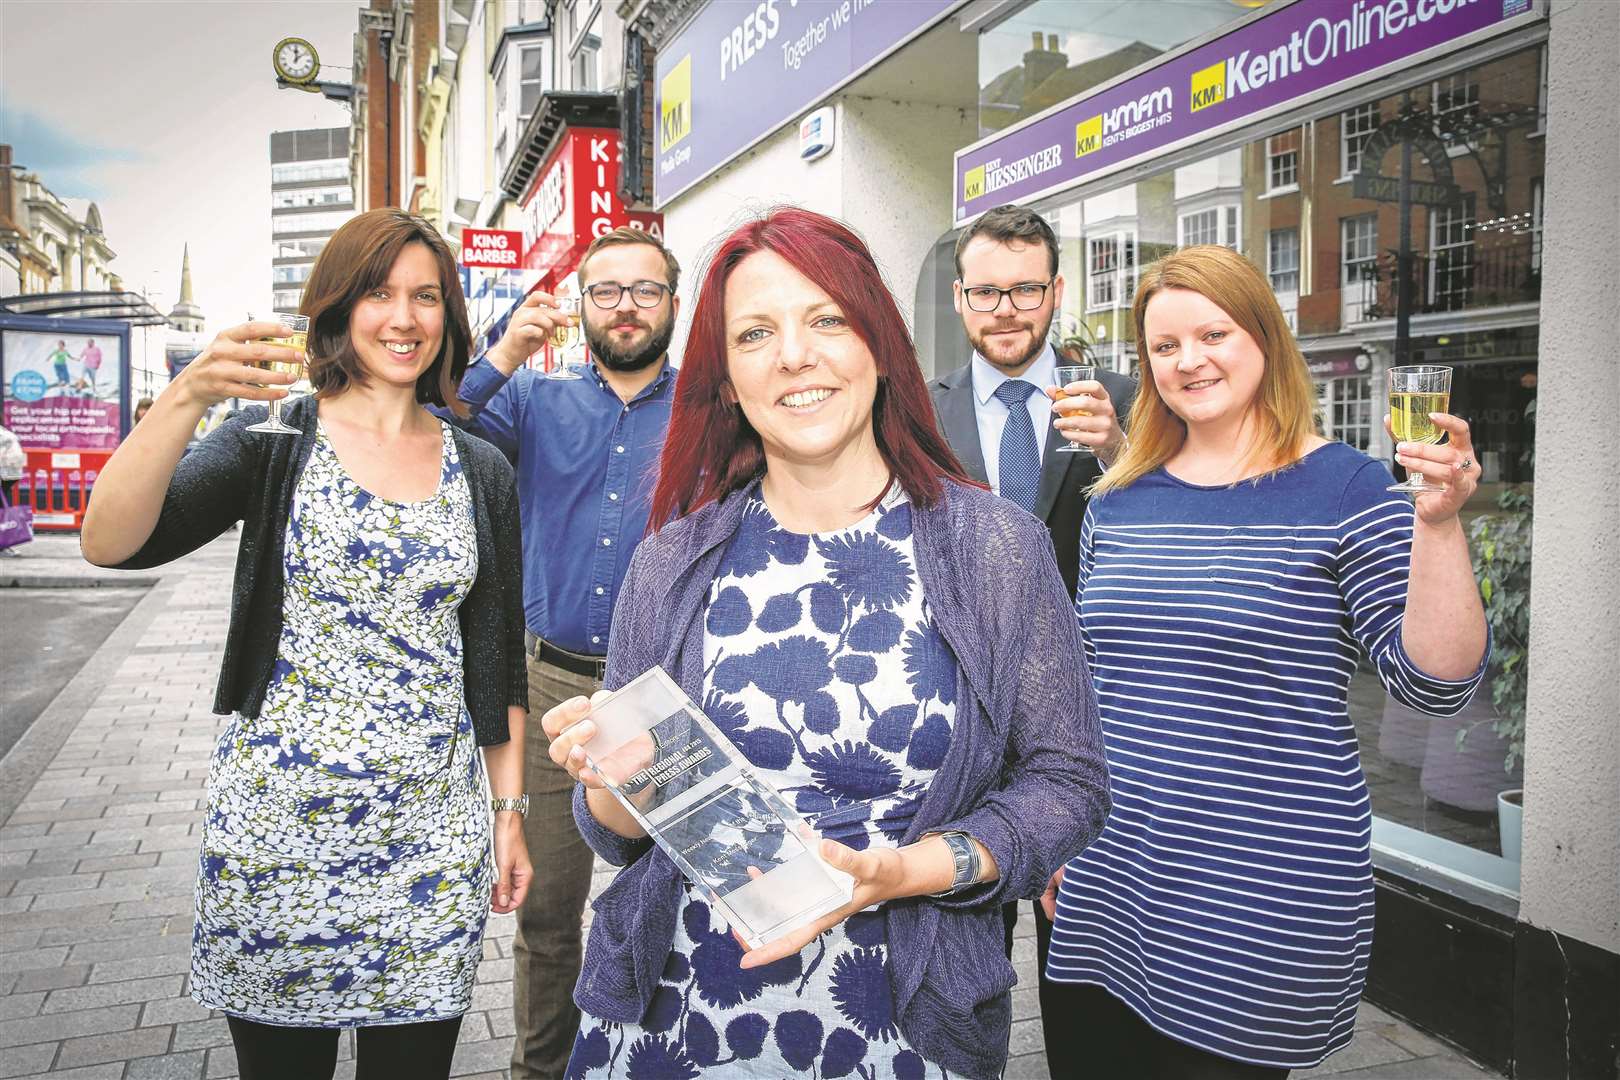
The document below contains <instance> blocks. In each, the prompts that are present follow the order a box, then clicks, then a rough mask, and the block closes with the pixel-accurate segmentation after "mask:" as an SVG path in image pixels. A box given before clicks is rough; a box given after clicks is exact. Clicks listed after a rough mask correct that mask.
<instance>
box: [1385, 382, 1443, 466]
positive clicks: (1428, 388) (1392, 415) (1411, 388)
mask: <svg viewBox="0 0 1620 1080" xmlns="http://www.w3.org/2000/svg"><path fill="white" fill-rule="evenodd" d="M1450 409H1451V369H1450V368H1448V367H1430V366H1418V367H1393V368H1390V369H1389V426H1390V429H1391V430H1392V431H1393V432H1394V434H1395V441H1396V442H1416V443H1437V442H1439V441H1440V440H1441V439H1443V438H1445V435H1446V433H1445V431H1444V430H1443V429H1441V428H1440V427H1438V426H1437V425H1436V424H1435V422H1434V421H1433V420H1431V419H1429V414H1430V413H1437V412H1438V413H1443V412H1449V411H1450ZM1388 490H1390V491H1404V492H1408V493H1418V494H1422V493H1423V492H1429V491H1444V490H1446V489H1445V488H1444V487H1443V486H1441V485H1439V484H1432V483H1430V482H1429V481H1428V479H1427V478H1425V477H1424V475H1423V474H1422V473H1421V472H1417V471H1415V470H1411V469H1408V470H1407V474H1406V482H1405V483H1404V484H1395V485H1393V486H1392V487H1390V488H1389V489H1388Z"/></svg>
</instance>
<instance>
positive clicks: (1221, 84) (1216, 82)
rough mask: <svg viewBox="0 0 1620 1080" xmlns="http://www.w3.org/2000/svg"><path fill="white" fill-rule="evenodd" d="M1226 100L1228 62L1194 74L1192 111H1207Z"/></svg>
mask: <svg viewBox="0 0 1620 1080" xmlns="http://www.w3.org/2000/svg"><path fill="white" fill-rule="evenodd" d="M1225 100H1226V61H1225V60H1222V61H1221V62H1220V63H1218V64H1211V65H1210V66H1209V67H1207V68H1205V69H1204V70H1202V71H1195V72H1193V76H1192V110H1191V111H1193V112H1197V111H1198V110H1199V109H1207V108H1209V107H1210V106H1211V105H1219V104H1220V103H1221V102H1223V101H1225Z"/></svg>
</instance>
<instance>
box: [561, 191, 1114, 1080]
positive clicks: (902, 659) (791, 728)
mask: <svg viewBox="0 0 1620 1080" xmlns="http://www.w3.org/2000/svg"><path fill="white" fill-rule="evenodd" d="M652 521H653V524H654V528H655V530H656V531H655V532H654V533H653V534H652V535H651V536H649V537H648V538H647V539H646V540H644V541H643V542H642V543H641V545H640V547H639V548H638V549H637V550H636V553H635V555H634V557H633V558H632V560H631V563H630V569H629V573H628V575H627V577H626V578H625V582H624V586H623V590H622V592H621V595H620V598H619V603H618V607H617V609H616V611H615V614H614V621H613V635H612V637H611V639H610V641H609V646H608V660H607V672H606V678H605V685H606V686H607V687H608V688H609V689H615V688H617V687H620V686H623V685H624V684H625V683H627V682H629V681H630V680H631V679H633V678H634V677H636V676H637V675H640V674H641V673H642V672H643V671H645V670H647V669H648V668H650V667H652V666H654V665H662V666H663V667H664V669H665V670H666V671H668V672H670V673H671V674H672V675H673V676H674V678H675V679H676V681H677V682H679V683H680V684H681V686H682V687H683V688H684V689H685V690H686V692H687V693H688V694H689V695H691V696H692V698H693V699H694V700H697V701H700V702H702V703H703V707H704V711H705V712H706V713H707V714H708V715H709V717H710V718H712V719H713V720H714V721H715V723H716V724H718V725H719V726H720V727H721V728H722V729H723V730H724V731H725V732H726V733H727V734H728V735H729V736H730V738H731V739H732V741H733V742H734V743H736V745H737V746H738V747H739V748H740V750H741V751H742V753H743V754H744V755H746V756H747V757H748V758H749V760H750V761H751V762H752V763H753V764H754V765H755V766H756V767H757V768H758V769H759V770H760V772H761V773H763V774H764V775H765V776H766V777H767V778H768V779H769V780H770V781H771V782H772V783H773V784H774V785H775V786H776V787H777V789H778V790H780V791H781V792H782V793H783V795H784V796H785V797H786V798H788V799H790V800H792V801H793V803H794V805H795V806H796V808H797V809H798V811H799V812H800V813H801V814H803V815H804V816H805V817H806V818H807V819H809V820H810V821H811V822H812V823H814V824H815V826H816V828H817V830H818V831H819V832H820V833H821V835H822V837H823V839H822V841H821V848H822V854H823V855H824V856H825V858H826V859H827V861H828V862H829V863H831V864H832V865H833V866H835V867H838V868H839V869H841V870H844V871H846V872H847V873H849V874H850V875H852V876H853V878H854V879H855V892H854V898H853V900H852V901H851V902H850V903H849V904H848V905H846V906H845V907H844V908H842V909H841V910H838V911H836V912H833V913H832V914H830V915H828V916H827V917H825V918H823V919H821V920H819V921H817V922H815V923H813V924H811V925H809V926H807V927H805V928H803V929H802V930H799V931H796V932H793V933H790V934H788V935H786V936H784V937H782V938H780V939H778V940H776V941H773V942H770V943H768V944H766V945H764V946H762V947H761V948H758V949H755V950H753V951H746V952H745V950H744V948H743V946H742V945H741V944H739V942H738V939H737V938H735V937H734V936H733V935H732V934H731V933H729V932H728V927H727V926H726V924H725V922H724V920H723V919H722V918H721V917H720V916H719V914H718V913H716V912H715V911H714V910H712V909H711V908H710V906H709V904H708V902H707V899H706V897H705V895H704V893H703V892H702V891H701V890H700V889H698V888H696V887H695V886H693V885H692V884H690V883H688V882H686V881H685V880H684V879H683V878H682V876H681V874H680V871H679V870H678V869H677V868H676V866H675V864H674V863H673V862H671V861H670V859H669V858H667V857H666V856H665V854H664V853H663V852H662V851H661V850H660V849H658V848H656V847H655V846H654V845H653V843H652V842H651V841H650V840H649V839H648V838H647V836H646V834H645V833H644V832H643V831H642V829H641V828H640V826H639V825H638V824H637V822H636V821H635V820H634V818H633V817H631V815H629V814H628V813H627V812H626V811H624V810H623V809H622V808H621V807H620V805H619V804H618V803H617V802H616V801H615V800H614V798H613V797H612V795H611V793H610V792H608V791H606V790H605V789H604V788H603V786H602V782H601V780H600V778H598V777H597V776H596V775H595V774H594V773H593V772H592V771H591V770H590V769H589V768H588V767H586V766H585V761H584V754H583V751H581V750H580V749H579V748H578V747H579V744H580V743H581V742H584V741H586V740H588V739H589V738H590V737H591V735H592V734H593V725H592V724H591V723H590V722H589V721H582V720H581V718H582V717H583V716H584V714H585V713H586V712H587V710H588V708H589V702H587V701H586V700H585V699H584V698H575V699H573V700H572V701H569V702H565V703H563V704H562V705H560V706H558V707H557V708H556V709H553V710H552V711H551V712H550V713H548V714H547V715H546V717H545V720H544V724H545V729H546V733H547V734H548V735H549V736H550V737H551V739H552V743H551V756H552V758H553V759H554V760H556V761H557V762H558V763H559V764H562V765H564V766H565V767H566V768H567V769H568V770H569V772H570V773H572V774H573V775H574V776H575V777H576V779H578V780H579V781H580V782H581V783H580V786H578V787H577V788H576V789H575V803H574V807H575V818H576V819H577V821H578V822H579V825H580V829H581V831H582V832H583V833H584V835H585V838H586V840H587V841H589V842H590V843H591V845H592V846H593V847H594V848H595V849H596V851H597V852H598V853H600V854H601V855H602V856H603V857H604V858H606V859H608V860H609V861H610V862H613V863H615V864H617V865H621V866H624V867H625V869H624V870H622V871H621V872H620V873H619V875H618V876H617V877H616V878H615V879H614V881H613V884H612V885H610V886H609V887H608V889H607V891H606V892H605V893H603V895H602V897H601V898H600V899H599V900H597V902H596V905H595V908H596V916H595V920H594V922H593V925H592V927H591V935H590V941H589V944H588V946H587V949H586V956H585V967H584V971H583V973H582V975H581V977H580V981H579V985H578V987H577V988H576V990H575V999H576V1000H577V1001H578V1003H579V1005H580V1007H581V1008H582V1009H583V1010H584V1012H585V1014H586V1015H585V1018H584V1021H583V1023H582V1025H581V1029H580V1033H579V1037H578V1039H577V1040H576V1042H575V1045H574V1055H573V1059H572V1061H571V1062H570V1066H569V1072H568V1075H569V1076H570V1077H585V1076H590V1077H597V1076H628V1077H639V1076H664V1075H671V1076H688V1077H690V1076H697V1075H699V1074H701V1073H705V1072H708V1073H711V1074H717V1075H724V1076H727V1077H733V1076H768V1077H781V1076H785V1075H793V1074H800V1073H806V1072H811V1071H816V1072H819V1074H820V1075H823V1076H829V1077H831V1076H848V1075H852V1074H855V1075H864V1076H896V1077H922V1076H924V1075H930V1076H935V1075H940V1073H941V1072H944V1073H948V1074H951V1075H961V1076H970V1077H994V1076H999V1075H1000V1073H1001V1071H1002V1069H1003V1068H1004V1066H1005V1064H1006V1060H1007V1043H1008V1036H1009V1033H1010V1027H1011V997H1010V993H1009V991H1010V989H1011V987H1012V985H1013V983H1014V982H1015V981H1016V980H1015V976H1014V974H1013V970H1012V967H1011V965H1010V964H1009V963H1008V962H1007V959H1006V956H1005V955H1004V953H1003V946H1002V924H1001V913H1000V912H1001V904H1002V902H1003V901H1004V900H1007V899H1011V898H1014V897H1020V896H1025V897H1034V896H1037V895H1039V894H1040V893H1041V891H1042V889H1043V888H1044V887H1045V885H1046V881H1047V878H1048V877H1049V876H1050V875H1051V873H1052V871H1053V870H1055V869H1056V868H1057V867H1058V866H1060V865H1061V864H1062V863H1063V862H1064V861H1065V860H1066V859H1068V858H1069V857H1071V856H1072V855H1073V854H1075V853H1076V852H1078V851H1080V850H1081V849H1082V848H1083V847H1085V845H1086V844H1087V843H1088V842H1089V841H1090V840H1091V838H1092V837H1093V836H1095V835H1096V834H1097V832H1098V831H1099V829H1100V828H1101V826H1102V822H1103V819H1104V817H1105V816H1106V814H1107V811H1108V805H1109V802H1108V780H1107V774H1106V769H1105V766H1104V764H1103V757H1102V746H1101V740H1100V733H1099V728H1098V722H1097V715H1096V705H1095V700H1094V697H1093V694H1092V690H1091V685H1090V682H1089V679H1088V677H1087V675H1086V669H1085V661H1084V657H1083V654H1082V652H1081V648H1080V639H1079V632H1078V629H1077V626H1076V623H1075V619H1074V615H1073V613H1072V611H1071V610H1070V608H1069V605H1068V602H1067V598H1066V597H1065V596H1064V590H1063V586H1062V579H1061V578H1060V576H1059V575H1058V573H1057V566H1056V564H1055V561H1054V559H1053V556H1052V549H1051V544H1050V542H1049V541H1048V539H1047V534H1046V530H1045V527H1044V526H1043V525H1042V524H1041V523H1040V522H1039V521H1037V520H1036V519H1035V518H1034V517H1031V516H1030V515H1029V514H1026V513H1024V512H1023V511H1022V510H1020V509H1019V508H1017V507H1016V506H1014V505H1013V504H1012V503H1009V502H1005V501H1003V500H1000V499H997V498H995V497H994V496H992V495H991V494H990V493H989V492H987V491H985V490H984V489H983V488H980V487H978V486H975V485H974V484H972V483H971V482H970V481H968V480H967V479H966V477H965V476H964V475H963V472H962V469H961V467H960V465H958V464H957V462H956V459H955V458H954V457H953V456H952V455H951V452H950V450H949V449H948V448H947V446H946V444H945V441H944V440H943V439H942V438H941V437H940V435H939V434H938V431H937V429H936V427H935V424H934V415H933V409H932V407H931V406H930V403H929V397H928V392H927V389H926V387H925V385H924V382H923V378H922V373H921V371H920V370H919V368H918V366H917V358H916V353H915V350H914V348H913V346H912V343H911V338H910V336H909V334H908V333H907V331H906V327H905V323H904V320H903V319H902V317H901V315H900V311H899V309H898V307H897V306H896V304H895V302H894V298H893V296H892V295H891V294H890V293H889V291H888V289H887V288H886V287H885V285H884V283H883V280H882V276H881V275H880V274H879V272H878V269H877V266H876V264H875V263H874V262H873V260H872V256H871V253H870V252H869V251H868V250H867V249H866V246H865V244H863V243H862V242H861V240H860V238H859V237H857V236H856V235H855V234H854V233H853V232H851V231H850V230H849V229H848V228H847V227H846V226H844V225H842V224H840V223H839V222H836V221H833V220H832V219H830V218H826V217H823V216H821V215H819V214H814V213H810V212H809V211H805V210H797V209H781V210H777V211H775V212H773V213H771V214H769V215H767V216H765V217H763V218H761V219H759V220H757V221H752V222H749V223H748V224H746V225H743V226H742V227H741V228H739V229H737V230H736V231H735V232H733V233H732V234H731V235H730V236H728V237H727V238H726V239H725V240H724V241H723V242H722V243H721V245H720V247H719V249H718V251H717V253H716V254H715V256H714V258H713V260H712V262H711V264H710V266H709V268H708V271H707V273H706V275H705V277H704V280H703V283H702V287H701V289H700V292H699V294H698V299H697V304H696V310H695V314H694V317H693V325H692V332H691V337H690V339H689V342H688V347H687V352H686V362H685V364H684V366H683V367H682V368H681V373H680V381H679V384H678V385H677V388H676V391H675V405H674V409H673V414H672V417H671V422H670V432H669V438H668V440H667V442H666V444H665V450H664V456H663V462H662V471H661V473H660V476H659V481H658V487H657V489H656V491H655V492H654V495H653V502H652Z"/></svg>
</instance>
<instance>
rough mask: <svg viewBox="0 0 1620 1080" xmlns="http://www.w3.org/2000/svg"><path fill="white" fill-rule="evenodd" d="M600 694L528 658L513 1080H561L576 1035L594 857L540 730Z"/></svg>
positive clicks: (582, 680)
mask: <svg viewBox="0 0 1620 1080" xmlns="http://www.w3.org/2000/svg"><path fill="white" fill-rule="evenodd" d="M600 688H601V684H600V683H599V682H597V681H596V680H595V679H592V678H590V677H589V676H584V675H575V674H574V673H573V672H570V671H564V670H563V669H562V668H559V667H555V666H553V665H551V664H544V663H541V662H540V661H538V660H536V659H534V657H532V656H531V657H530V658H529V721H528V724H527V726H526V727H525V729H524V730H525V736H524V741H525V742H526V744H527V745H526V746H525V748H524V752H523V756H524V788H525V790H527V791H528V793H529V816H528V818H527V820H525V821H524V823H523V839H524V840H525V841H526V842H527V843H528V846H529V858H530V860H532V861H533V863H534V882H533V884H531V885H530V887H529V894H528V896H527V897H526V898H525V899H524V901H523V906H522V907H521V908H519V909H518V913H517V933H516V934H515V935H514V936H513V938H512V958H513V974H512V1015H513V1022H514V1027H515V1029H516V1034H515V1037H514V1039H513V1042H512V1080H562V1075H563V1070H565V1069H566V1068H567V1067H568V1054H569V1052H570V1051H571V1050H572V1049H573V1047H574V1036H575V1035H576V1034H577V1033H578V1031H579V1009H578V1008H577V1007H576V1006H575V1005H574V984H575V983H576V982H578V981H579V967H580V961H581V958H582V955H583V952H584V946H583V937H582V933H581V929H580V927H581V925H582V922H583V919H584V914H585V899H586V897H587V896H588V895H589V894H590V889H591V865H592V861H593V856H592V854H591V849H590V848H589V847H587V846H586V845H585V841H584V840H582V839H580V835H579V829H578V828H577V827H576V826H575V825H574V810H573V800H574V782H573V781H572V780H570V779H569V777H568V773H567V772H565V771H564V770H563V769H562V768H561V767H560V766H558V765H554V764H553V763H552V761H551V756H550V746H551V740H550V739H548V738H546V733H545V732H544V731H543V730H541V727H540V718H541V717H542V716H544V715H545V714H546V710H548V709H550V708H551V707H552V706H553V705H556V704H558V703H559V702H562V701H566V700H568V699H569V698H571V697H577V696H580V695H584V696H586V697H589V696H590V695H591V694H593V693H595V692H596V691H597V690H598V689H600Z"/></svg>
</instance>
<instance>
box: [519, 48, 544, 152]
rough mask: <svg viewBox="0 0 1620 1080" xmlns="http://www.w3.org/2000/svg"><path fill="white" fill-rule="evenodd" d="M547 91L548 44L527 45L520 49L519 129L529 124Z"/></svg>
mask: <svg viewBox="0 0 1620 1080" xmlns="http://www.w3.org/2000/svg"><path fill="white" fill-rule="evenodd" d="M545 92H546V46H545V45H544V44H540V45H526V46H524V47H523V48H521V49H519V50H518V87H517V99H518V117H517V126H518V130H519V131H522V130H523V128H524V126H525V125H526V124H528V122H529V117H531V116H533V115H534V110H535V109H537V108H539V107H540V96H541V95H542V94H544V93H545Z"/></svg>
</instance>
